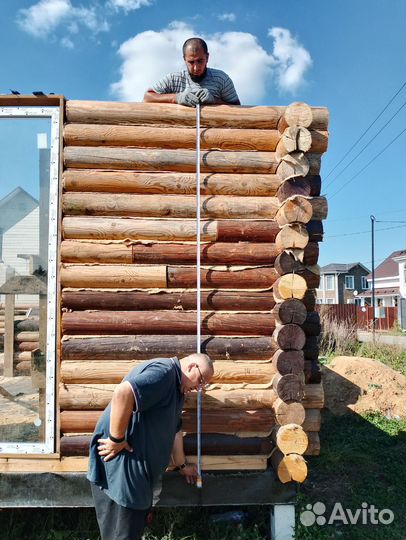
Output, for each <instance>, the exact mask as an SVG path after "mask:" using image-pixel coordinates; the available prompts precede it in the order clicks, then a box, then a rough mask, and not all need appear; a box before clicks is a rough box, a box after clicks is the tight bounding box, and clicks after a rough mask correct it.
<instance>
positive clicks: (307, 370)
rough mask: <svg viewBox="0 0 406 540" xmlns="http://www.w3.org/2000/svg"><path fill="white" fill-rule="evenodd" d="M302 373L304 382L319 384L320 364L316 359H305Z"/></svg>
mask: <svg viewBox="0 0 406 540" xmlns="http://www.w3.org/2000/svg"><path fill="white" fill-rule="evenodd" d="M304 375H305V382H306V384H319V383H320V382H321V366H320V362H319V361H318V360H305V363H304Z"/></svg>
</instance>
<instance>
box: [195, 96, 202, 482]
mask: <svg viewBox="0 0 406 540" xmlns="http://www.w3.org/2000/svg"><path fill="white" fill-rule="evenodd" d="M200 301H201V293H200V104H199V103H198V104H197V105H196V352H197V353H200V352H201V345H200V326H201V313H200ZM201 431H202V389H201V388H199V390H198V391H197V481H196V487H198V488H201V487H202V448H201Z"/></svg>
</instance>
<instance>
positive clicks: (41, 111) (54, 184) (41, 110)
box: [0, 107, 60, 456]
mask: <svg viewBox="0 0 406 540" xmlns="http://www.w3.org/2000/svg"><path fill="white" fill-rule="evenodd" d="M59 115H60V110H59V107H0V121H1V119H2V118H49V119H50V120H51V141H50V179H49V232H48V288H47V340H46V343H47V347H46V359H45V361H46V368H45V380H46V387H45V440H44V442H38V443H24V442H16V443H10V442H7V443H6V442H2V441H0V456H1V455H2V454H20V455H21V454H32V455H35V454H52V453H54V451H55V420H56V405H55V373H56V298H57V280H56V275H57V273H56V272H57V249H58V245H57V241H58V193H59V143H60V141H59Z"/></svg>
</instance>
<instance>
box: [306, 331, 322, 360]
mask: <svg viewBox="0 0 406 540" xmlns="http://www.w3.org/2000/svg"><path fill="white" fill-rule="evenodd" d="M303 352H304V357H305V360H317V359H318V358H319V343H318V338H317V337H316V336H306V342H305V345H304V347H303Z"/></svg>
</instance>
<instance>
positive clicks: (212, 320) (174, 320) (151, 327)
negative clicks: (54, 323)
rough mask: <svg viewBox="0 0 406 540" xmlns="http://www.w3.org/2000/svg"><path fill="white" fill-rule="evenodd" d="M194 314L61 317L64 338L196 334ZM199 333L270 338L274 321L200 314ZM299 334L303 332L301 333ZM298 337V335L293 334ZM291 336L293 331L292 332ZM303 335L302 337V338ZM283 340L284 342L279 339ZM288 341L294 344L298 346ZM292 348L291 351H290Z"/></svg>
mask: <svg viewBox="0 0 406 540" xmlns="http://www.w3.org/2000/svg"><path fill="white" fill-rule="evenodd" d="M196 317H197V315H196V313H195V312H179V311H166V310H165V311H114V312H112V311H91V312H89V311H78V312H72V313H64V314H63V315H62V331H63V333H64V334H70V335H74V334H79V335H88V334H121V335H124V334H142V335H151V334H167V335H172V334H189V335H191V334H193V335H194V334H195V333H196V320H197V319H196ZM201 317H202V319H201V321H202V324H201V330H202V333H203V334H204V333H209V334H212V335H223V336H231V335H233V336H238V335H258V336H260V335H265V336H269V335H271V334H272V330H273V328H274V326H275V319H274V317H273V315H272V314H268V313H219V312H210V311H209V312H207V311H204V312H202V314H201ZM298 328H299V329H300V327H298ZM300 331H301V332H303V330H301V329H300ZM296 332H297V333H298V331H296ZM291 334H292V335H293V330H292V332H291ZM303 335H304V334H303ZM280 339H283V338H280ZM298 339H299V338H298V337H296V340H295V339H294V338H293V337H291V341H292V343H293V344H296V343H297V342H298ZM291 348H294V347H291Z"/></svg>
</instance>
